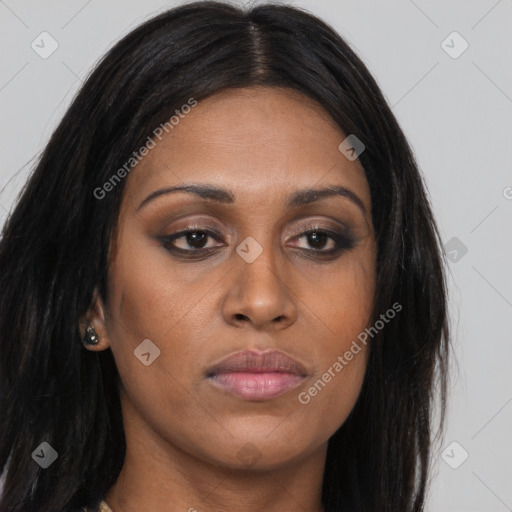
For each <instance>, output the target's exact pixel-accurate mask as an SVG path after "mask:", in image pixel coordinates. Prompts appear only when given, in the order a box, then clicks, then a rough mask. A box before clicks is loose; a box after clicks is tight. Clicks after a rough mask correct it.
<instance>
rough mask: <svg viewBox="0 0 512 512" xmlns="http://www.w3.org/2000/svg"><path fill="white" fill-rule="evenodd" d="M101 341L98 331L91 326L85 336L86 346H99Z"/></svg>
mask: <svg viewBox="0 0 512 512" xmlns="http://www.w3.org/2000/svg"><path fill="white" fill-rule="evenodd" d="M99 341H100V338H99V336H98V333H97V332H96V329H95V328H94V326H93V325H92V324H89V325H88V326H87V329H86V330H85V336H84V339H83V343H84V345H97V344H98V342H99Z"/></svg>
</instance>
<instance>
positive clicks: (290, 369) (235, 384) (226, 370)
mask: <svg viewBox="0 0 512 512" xmlns="http://www.w3.org/2000/svg"><path fill="white" fill-rule="evenodd" d="M307 375H308V372H307V370H306V368H305V367H304V366H303V365H302V364H301V363H299V362H298V361H297V360H295V359H293V358H292V357H290V356H288V355H287V354H285V353H284V352H281V351H279V350H269V351H265V352H258V351H256V350H245V351H243V352H237V353H235V354H232V355H230V356H228V357H226V358H224V359H222V360H221V361H220V362H219V363H217V364H215V365H213V366H212V367H210V368H209V369H208V370H207V375H206V376H207V379H208V380H209V382H210V383H211V384H213V385H214V386H215V387H217V388H219V389H222V390H224V391H227V392H228V393H231V394H233V395H235V396H237V397H239V398H243V399H245V400H269V399H271V398H275V397H277V396H280V395H282V394H284V393H286V392H287V391H290V390H291V389H293V388H295V387H297V386H298V385H299V384H301V383H302V382H303V381H304V379H305V378H306V377H307Z"/></svg>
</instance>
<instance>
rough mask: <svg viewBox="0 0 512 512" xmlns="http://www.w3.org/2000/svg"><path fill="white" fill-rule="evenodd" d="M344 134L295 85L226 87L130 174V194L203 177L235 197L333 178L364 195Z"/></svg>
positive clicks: (366, 193)
mask: <svg viewBox="0 0 512 512" xmlns="http://www.w3.org/2000/svg"><path fill="white" fill-rule="evenodd" d="M345 137H346V134H344V133H343V132H342V131H341V129H340V128H339V127H338V126H337V124H336V123H335V122H334V121H333V119H332V118H331V117H330V116H329V114H328V113H327V112H326V111H325V110H324V109H323V108H322V107H321V106H320V105H318V104H317V103H315V102H314V101H313V100H311V99H309V98H307V97H305V96H304V95H302V94H300V93H298V92H297V91H294V90H291V89H284V88H277V87H272V88H270V87H251V88H244V89H229V90H225V91H222V92H220V93H218V94H215V95H213V96H211V97H209V98H207V99H205V100H202V101H199V102H198V104H197V106H195V107H194V108H192V109H190V112H189V113H187V114H183V113H182V114H181V116H180V117H179V123H178V124H176V125H175V126H174V127H173V129H172V130H171V131H170V132H169V133H168V134H165V135H163V137H162V140H160V141H158V139H155V141H156V146H155V147H154V149H152V150H151V151H150V152H149V154H148V155H147V156H145V157H144V159H143V160H142V161H140V162H139V164H137V166H136V167H135V168H134V170H133V171H132V172H131V174H130V178H129V180H128V183H127V188H126V190H125V194H128V195H130V197H131V198H132V199H133V200H134V201H136V200H138V199H140V198H142V197H143V196H144V195H147V194H148V193H150V192H151V191H152V190H154V189H155V188H158V187H162V186H172V185H180V184H183V183H184V182H190V181H194V182H201V181H202V182H208V183H216V184H218V185H219V186H223V187H225V188H229V189H231V190H233V191H234V192H235V194H236V195H237V197H243V196H244V195H245V196H247V198H248V199H251V200H254V197H255V196H258V197H260V198H263V197H265V198H267V199H269V198H270V197H271V196H272V197H274V196H275V197H279V196H281V195H283V194H288V193H289V192H290V191H293V190H294V189H295V188H298V187H299V186H310V187H311V186H315V185H322V184H327V183H329V184H331V183H333V182H334V183H337V184H340V185H344V186H350V187H351V188H353V189H356V190H355V191H357V193H358V194H359V195H360V196H362V197H361V199H362V200H363V202H368V201H369V191H368V187H367V182H366V178H365V175H364V171H363V169H362V167H361V165H360V163H359V161H358V160H355V161H349V160H348V159H347V158H345V156H343V155H342V153H341V152H340V151H339V149H338V146H339V144H340V143H341V142H342V141H343V140H344V139H345Z"/></svg>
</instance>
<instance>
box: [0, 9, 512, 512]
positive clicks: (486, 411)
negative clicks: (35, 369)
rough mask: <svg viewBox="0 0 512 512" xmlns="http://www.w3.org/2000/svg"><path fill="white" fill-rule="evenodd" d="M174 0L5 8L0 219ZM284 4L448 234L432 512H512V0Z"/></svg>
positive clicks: (0, 35) (0, 22) (0, 62)
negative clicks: (109, 70) (367, 79)
mask: <svg viewBox="0 0 512 512" xmlns="http://www.w3.org/2000/svg"><path fill="white" fill-rule="evenodd" d="M177 3H178V2H163V1H158V0H146V1H144V2H135V1H123V2H121V1H120V0H109V1H101V2H100V1H99V0H89V1H87V0H72V1H70V0H68V1H63V0H62V1H51V0H46V1H44V2H41V1H36V0H25V1H15V0H5V1H2V0H0V44H1V45H2V48H3V51H2V57H1V59H0V110H1V119H2V122H1V123H0V125H1V127H2V132H1V137H0V151H1V155H2V162H1V167H0V190H1V193H0V223H1V222H3V219H4V218H5V214H6V212H7V211H8V210H9V209H10V207H11V206H12V204H13V201H14V199H15V197H16V194H17V193H18V191H19V190H20V187H21V186H22V185H23V183H24V182H25V180H26V177H27V174H28V172H29V171H30V170H31V166H32V164H33V162H34V159H35V158H36V157H37V155H38V154H39V152H40V151H41V149H42V148H43V147H44V145H45V143H46V141H47V140H48V137H49V136H50V134H51V132H52V131H53V129H54V127H55V126H56V124H57V122H58V121H59V119H60V118H61V117H62V115H63V113H64V111H65V109H66V108H67V106H68V105H69V103H70V101H71V99H72V97H73V95H74V93H75V92H76V90H77V89H78V87H79V86H80V85H81V83H82V81H83V79H84V78H85V77H86V75H87V73H88V72H89V70H90V69H91V67H92V66H93V65H94V64H95V63H96V62H97V61H98V59H99V58H100V57H101V56H102V55H103V54H104V53H105V51H106V50H107V49H108V48H110V47H111V46H112V44H113V43H114V42H115V41H116V40H118V39H119V38H120V37H121V36H123V35H124V34H126V33H127V32H129V31H130V30H131V29H132V28H134V27H135V26H136V25H138V24H140V23H141V22H142V21H144V20H146V19H147V18H149V17H151V16H152V15H153V14H155V13H157V12H159V11H161V10H164V9H166V8H169V7H172V6H174V5H177ZM289 3H291V4H293V5H299V6H303V7H305V8H307V9H308V10H310V11H312V12H313V13H315V14H317V15H319V16H320V17H322V18H323V19H325V20H326V21H328V22H329V23H330V24H331V25H332V26H333V27H334V28H335V29H337V30H338V31H339V32H340V33H341V34H342V35H343V36H344V37H345V38H346V39H347V40H348V41H349V43H350V44H351V45H352V46H353V47H354V49H355V50H356V51H357V52H358V54H359V55H360V56H361V58H362V59H363V60H364V61H365V63H366V64H367V65H368V67H369V69H370V71H371V72H372V73H373V74H374V76H375V78H376V79H377V81H378V83H379V84H380V86H381V87H382V90H383V92H384V94H385V96H386V97H387V99H388V101H389V103H390V105H391V106H392V107H393V112H394V113H395V115H396V116H397V118H398V121H399V122H400V124H401V126H402V127H403V129H404V131H405V133H406V135H407V137H408V139H409V141H410V143H411V144H412V146H413V149H414V150H415V153H416V156H417V159H418V162H419V165H420V167H421V169H422V171H423V173H424V175H425V179H426V182H427V185H428V188H429V191H430V194H431V198H432V203H433V206H434V210H435V213H436V215H437V219H438V222H439V225H440V229H441V232H442V236H443V240H444V242H445V243H446V242H448V241H449V240H451V239H452V238H453V237H456V239H455V240H452V241H451V242H450V244H449V246H448V247H447V253H449V256H450V257H451V259H452V260H453V261H452V262H451V263H450V290H451V294H452V302H451V313H452V321H453V333H454V335H455V339H454V344H455V348H456V357H457V367H458V368H457V369H456V371H455V373H454V377H453V379H452V384H451V391H450V410H449V416H448V429H447V435H446V438H445V440H444V442H443V443H442V446H441V447H440V448H441V449H440V450H437V451H436V452H435V453H434V454H433V459H434V461H435V463H436V475H435V477H434V479H433V484H432V492H431V496H430V501H429V507H428V510H430V511H435V512H456V511H457V512H459V511H460V512H473V511H474V512H477V511H478V512H502V511H507V510H509V511H512V486H511V485H510V484H511V482H512V468H511V461H512V441H511V433H512V372H511V371H510V366H511V363H512V343H511V341H512V339H511V338H512V336H511V332H512V271H511V270H510V261H511V260H512V258H511V255H512V242H511V229H510V228H511V225H510V219H511V216H512V172H511V162H512V158H511V157H512V139H511V135H512V133H511V132H512V129H511V128H512V116H511V113H512V67H511V66H510V62H512V59H511V57H512V23H511V22H512V0H499V1H496V0H485V1H484V0H481V1H462V0H461V1H448V2H446V1H431V0H429V1H427V0H414V1H413V0H397V1H387V2H383V1H380V2H377V1H374V2H370V1H354V0H351V1H345V0H344V1H335V0H316V1H314V0H301V1H299V0H297V1H294V2H289ZM43 31H47V32H49V33H50V34H51V36H52V37H53V38H54V39H55V40H56V41H57V42H58V45H59V46H58V48H57V50H56V51H55V52H54V53H53V54H52V55H51V56H50V57H48V58H47V59H43V58H41V57H40V56H39V55H38V54H37V53H36V52H35V51H34V50H33V49H32V48H31V43H32V41H33V40H36V43H37V42H38V41H40V39H38V36H39V34H40V33H41V32H43ZM453 31H457V32H458V33H459V34H460V35H461V36H462V37H463V38H464V39H465V40H466V41H467V43H468V44H469V47H468V49H467V50H466V51H465V52H464V53H462V54H461V55H460V56H458V58H452V57H450V56H449V55H448V53H446V51H445V49H443V47H442V46H441V43H442V41H443V40H445V38H447V36H448V35H449V34H451V33H452V32H453ZM39 44H40V45H41V43H40V42H39ZM446 44H447V45H449V46H450V47H451V49H450V48H448V50H449V51H451V52H452V53H453V52H458V51H459V50H460V49H461V48H462V46H461V41H460V40H457V39H456V38H455V39H454V38H453V36H452V37H451V38H448V40H447V43H445V45H446ZM45 47H46V48H48V47H49V46H48V45H47V44H46V45H45ZM445 48H446V46H445ZM507 221H508V222H507ZM464 247H466V248H467V253H465V254H464ZM506 262H508V264H507V263H506ZM452 442H456V443H458V444H456V445H453V444H452V445H451V443H452ZM33 448H35V447H27V450H28V451H32V449H33ZM463 450H465V451H466V452H467V453H468V454H469V457H468V458H467V460H465V461H464V462H463V463H462V464H461V465H460V466H459V467H458V468H457V469H453V468H452V467H451V466H457V465H458V464H460V462H461V461H462V458H463V454H464V451H463ZM443 453H444V457H443ZM449 464H451V465H449Z"/></svg>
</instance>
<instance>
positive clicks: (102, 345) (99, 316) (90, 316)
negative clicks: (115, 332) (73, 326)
mask: <svg viewBox="0 0 512 512" xmlns="http://www.w3.org/2000/svg"><path fill="white" fill-rule="evenodd" d="M89 324H91V325H92V326H93V327H94V329H95V331H96V333H97V335H98V338H99V341H98V343H97V344H96V345H84V347H85V348H86V349H87V350H91V351H93V352H99V351H101V350H105V349H107V348H108V347H109V346H110V339H109V336H108V330H107V326H106V323H105V305H104V304H103V301H102V299H101V297H100V295H99V293H98V289H97V288H95V289H94V293H93V299H92V301H91V305H90V306H89V309H88V310H87V313H86V314H85V315H84V317H83V318H82V319H81V320H80V336H81V337H82V339H83V338H84V336H85V330H86V328H87V326H88V325H89Z"/></svg>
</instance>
